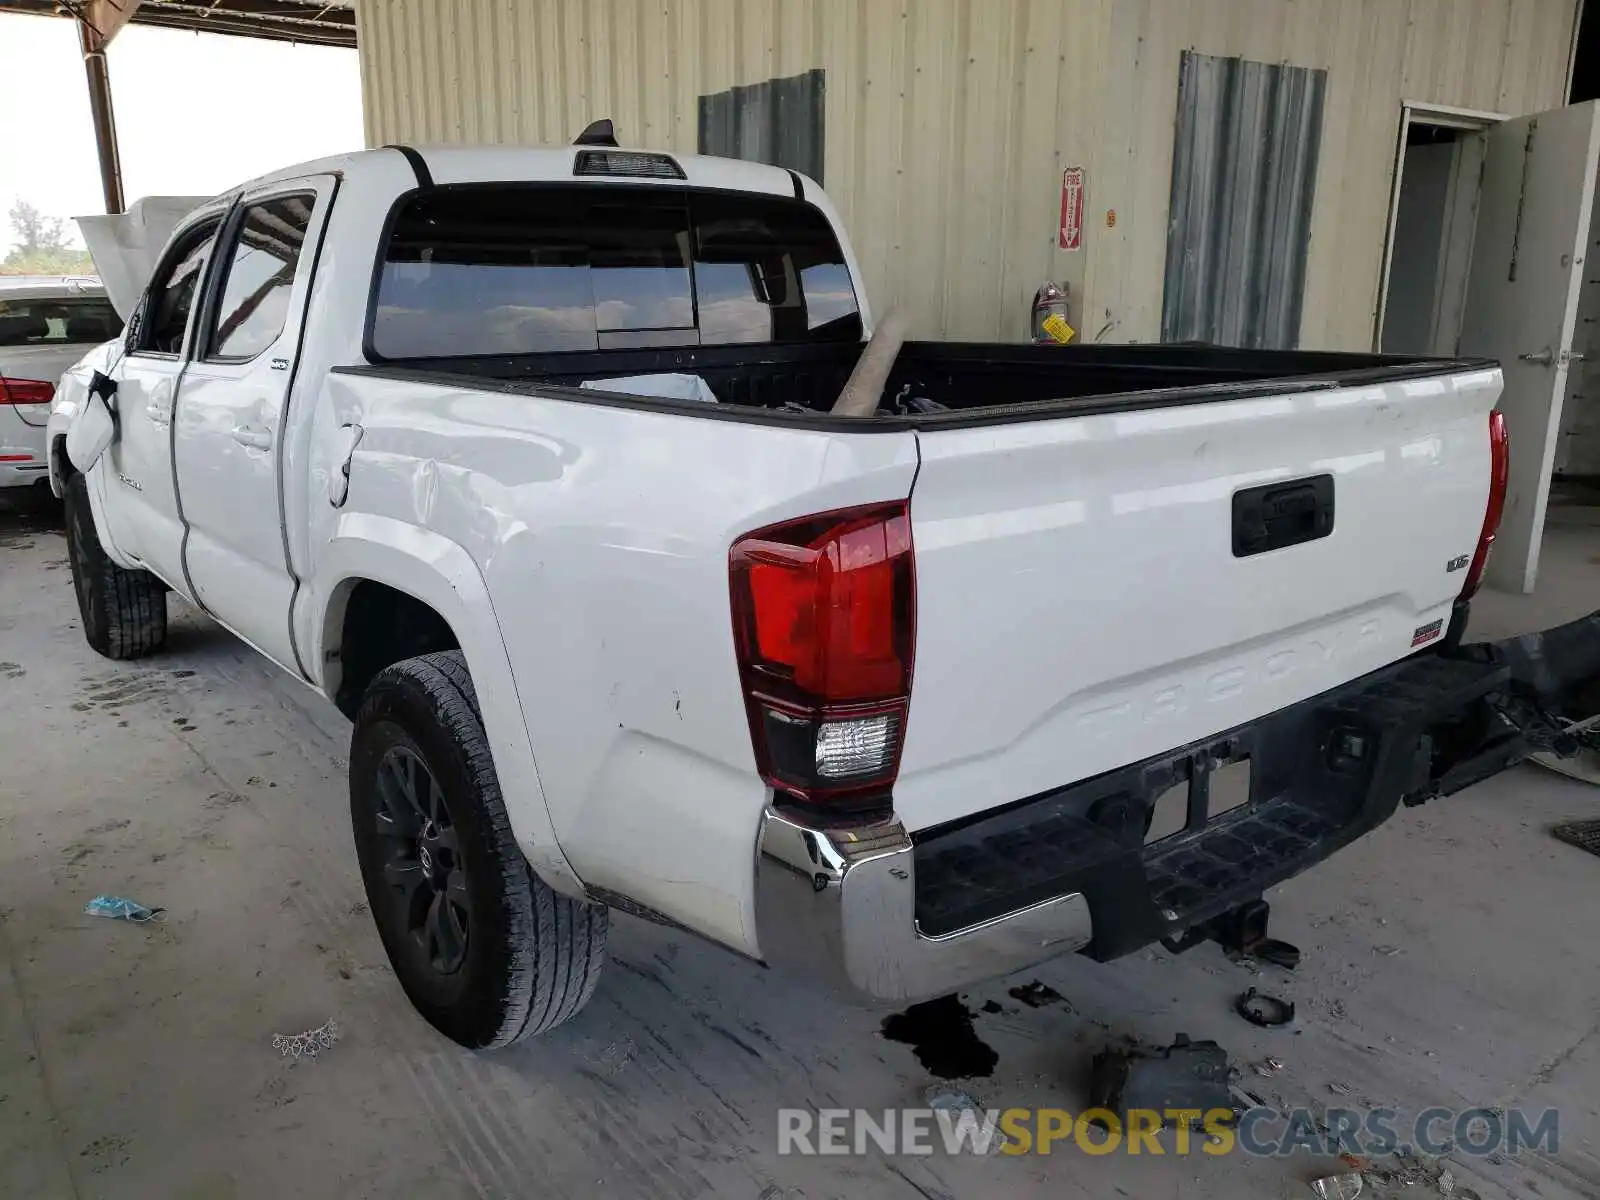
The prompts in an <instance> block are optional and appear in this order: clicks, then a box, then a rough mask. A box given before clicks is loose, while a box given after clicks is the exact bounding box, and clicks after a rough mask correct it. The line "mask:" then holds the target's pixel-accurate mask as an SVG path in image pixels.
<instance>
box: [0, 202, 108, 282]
mask: <svg viewBox="0 0 1600 1200" xmlns="http://www.w3.org/2000/svg"><path fill="white" fill-rule="evenodd" d="M8 215H9V217H10V219H11V231H12V233H13V234H14V235H15V237H16V241H17V244H16V245H15V246H13V247H12V248H11V251H10V253H8V254H7V255H6V256H5V258H4V259H3V260H0V274H7V275H82V274H84V273H86V272H92V271H93V270H94V261H93V260H92V259H91V258H90V257H89V252H88V251H87V250H79V249H77V248H76V247H74V246H73V245H72V243H71V241H70V240H69V239H68V236H67V223H66V222H65V221H64V220H62V219H61V218H60V217H47V216H45V215H44V214H43V213H42V212H40V211H39V210H38V209H37V208H36V207H34V206H33V205H32V204H29V203H28V202H27V201H26V200H20V199H19V200H18V201H17V202H16V203H15V204H13V205H12V206H11V211H10V213H9V214H8Z"/></svg>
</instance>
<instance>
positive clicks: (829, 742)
mask: <svg viewBox="0 0 1600 1200" xmlns="http://www.w3.org/2000/svg"><path fill="white" fill-rule="evenodd" d="M899 724H900V722H899V718H898V717H897V716H896V715H895V714H894V713H881V714H879V715H878V716H876V717H858V718H856V719H855V720H853V721H829V722H827V723H826V724H824V725H823V726H822V727H821V728H820V729H818V730H817V777H818V778H819V779H850V778H853V777H854V776H857V775H875V774H877V773H878V772H880V771H882V770H883V769H884V768H885V767H886V766H888V764H889V758H890V755H891V754H892V753H893V752H894V743H895V736H896V733H897V731H898V727H899Z"/></svg>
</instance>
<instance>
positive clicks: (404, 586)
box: [298, 513, 585, 896]
mask: <svg viewBox="0 0 1600 1200" xmlns="http://www.w3.org/2000/svg"><path fill="white" fill-rule="evenodd" d="M308 582H309V586H308V587H307V588H305V589H303V591H302V597H303V598H302V600H301V601H300V611H299V614H298V619H299V621H300V622H301V623H302V630H301V632H302V634H303V635H304V636H303V639H302V642H301V644H302V645H305V646H310V647H313V648H314V649H315V651H316V656H315V662H314V664H308V665H311V666H313V669H314V671H315V673H316V681H317V684H318V687H319V689H320V690H321V691H322V692H323V694H324V695H325V696H327V697H328V698H329V699H333V697H334V696H335V694H336V693H337V691H338V686H339V678H340V664H339V650H340V646H341V643H342V640H343V636H344V624H345V612H346V609H347V606H348V605H349V602H350V597H351V596H352V594H353V593H354V592H355V589H356V587H357V586H359V585H360V584H362V583H377V584H382V585H384V586H385V587H389V588H392V589H394V590H395V591H397V592H400V593H401V594H403V595H405V596H407V597H409V598H411V599H413V600H415V601H417V602H418V603H421V604H424V605H426V606H427V607H428V608H430V609H432V610H433V611H434V612H435V613H437V614H438V616H439V617H440V618H441V619H442V620H443V621H444V622H445V624H446V625H448V626H449V628H450V630H451V632H452V633H453V634H454V635H455V638H456V641H457V643H458V644H459V646H460V647H461V652H462V654H463V655H464V656H465V658H466V660H467V669H468V670H469V671H471V673H472V679H473V685H474V687H475V689H476V690H477V693H478V705H479V709H480V711H481V712H482V714H483V725H484V730H485V732H486V733H487V734H488V736H489V745H490V747H491V749H492V751H493V754H494V765H495V773H496V775H497V776H498V777H499V780H500V790H501V793H502V796H503V797H504V800H505V806H506V812H507V815H509V816H510V818H511V826H512V832H513V833H514V834H515V836H516V839H517V842H518V844H519V845H520V846H521V847H522V851H523V853H524V854H525V855H526V856H527V859H528V863H529V865H530V866H532V867H533V869H534V870H535V871H536V872H537V873H538V875H539V877H540V878H541V879H543V880H544V881H545V882H546V883H547V884H549V885H550V886H551V887H552V888H554V889H555V890H556V891H558V892H562V893H564V894H566V895H570V896H583V895H585V889H584V886H583V882H582V880H580V879H579V878H578V876H577V873H576V872H574V871H573V869H572V866H571V864H570V863H569V862H568V861H567V858H566V855H565V854H563V853H562V850H561V846H560V844H559V842H558V841H557V840H556V835H555V827H554V825H553V823H552V822H551V820H550V810H549V808H548V806H547V805H546V803H545V797H544V789H543V787H542V786H541V785H540V782H539V772H538V766H537V764H536V763H535V761H534V754H533V742H532V739H531V737H530V736H529V733H528V726H527V720H526V718H525V717H524V715H523V706H522V703H521V700H520V699H519V696H518V692H517V682H516V677H515V675H514V673H513V672H512V669H511V658H510V655H509V654H508V653H507V651H506V645H505V640H504V639H503V638H502V637H501V635H500V625H499V620H498V618H497V617H496V615H495V611H494V605H493V602H492V601H491V599H490V596H489V589H488V586H487V585H486V584H485V583H484V580H483V575H482V573H481V572H480V571H479V570H478V566H477V564H476V563H475V562H473V560H472V556H471V555H469V554H468V553H467V552H466V550H465V549H463V548H462V547H461V546H460V545H459V544H457V543H456V542H453V541H451V540H450V539H449V538H446V537H444V536H443V535H441V534H439V533H436V532H434V531H433V530H429V529H423V528H420V527H418V526H415V525H411V524H408V523H406V522H404V521H398V520H395V519H394V518H392V517H384V516H379V515H376V514H372V513H343V514H341V515H340V517H339V520H338V524H337V525H336V527H335V528H334V531H333V536H332V538H331V539H330V540H329V541H328V543H327V544H326V545H325V546H324V547H323V549H322V551H321V553H320V554H319V556H318V561H317V567H316V571H315V573H314V574H313V576H312V578H311V579H310V580H309V581H308Z"/></svg>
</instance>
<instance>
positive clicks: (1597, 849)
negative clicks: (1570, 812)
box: [1550, 821, 1600, 854]
mask: <svg viewBox="0 0 1600 1200" xmlns="http://www.w3.org/2000/svg"><path fill="white" fill-rule="evenodd" d="M1550 835H1551V836H1552V837H1554V838H1555V839H1556V840H1557V841H1560V842H1566V843H1567V845H1569V846H1576V847H1577V848H1578V849H1580V850H1587V851H1588V852H1589V853H1590V854H1600V821H1563V822H1561V824H1559V825H1552V826H1550Z"/></svg>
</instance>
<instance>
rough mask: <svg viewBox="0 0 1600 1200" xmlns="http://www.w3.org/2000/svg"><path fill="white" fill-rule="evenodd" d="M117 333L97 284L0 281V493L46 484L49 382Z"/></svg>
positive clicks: (66, 279)
mask: <svg viewBox="0 0 1600 1200" xmlns="http://www.w3.org/2000/svg"><path fill="white" fill-rule="evenodd" d="M121 331H122V318H121V317H119V316H117V312H116V309H114V308H113V307H112V306H111V301H110V300H109V299H107V297H106V290H105V288H104V287H103V286H101V283H100V281H99V280H98V279H95V278H91V277H87V276H84V277H75V276H37V275H19V276H14V277H9V278H6V277H0V488H18V487H28V486H31V485H34V484H41V485H42V484H46V483H47V479H48V472H49V461H48V458H49V455H48V454H47V452H46V449H45V447H46V445H47V442H46V425H47V423H48V421H49V418H50V405H51V401H52V400H54V398H55V392H56V382H57V380H59V379H60V378H61V376H62V374H63V373H64V372H65V371H66V370H67V368H69V367H71V366H72V365H73V364H74V363H75V362H77V361H78V360H79V359H80V358H82V357H83V356H84V355H85V354H86V353H88V352H89V350H91V349H92V348H94V347H95V346H97V345H99V344H100V343H102V342H105V341H108V340H110V339H111V338H114V337H116V336H117V335H118V334H119V333H120V332H121Z"/></svg>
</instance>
